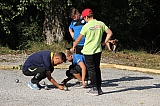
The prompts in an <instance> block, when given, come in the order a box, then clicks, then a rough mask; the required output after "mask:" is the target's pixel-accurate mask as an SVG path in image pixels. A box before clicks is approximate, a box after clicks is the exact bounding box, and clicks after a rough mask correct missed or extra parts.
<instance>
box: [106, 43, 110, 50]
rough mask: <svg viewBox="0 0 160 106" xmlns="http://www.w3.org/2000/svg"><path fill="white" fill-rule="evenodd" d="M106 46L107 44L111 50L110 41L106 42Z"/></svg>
mask: <svg viewBox="0 0 160 106" xmlns="http://www.w3.org/2000/svg"><path fill="white" fill-rule="evenodd" d="M106 46H107V48H108V50H111V47H110V43H109V42H107V43H106Z"/></svg>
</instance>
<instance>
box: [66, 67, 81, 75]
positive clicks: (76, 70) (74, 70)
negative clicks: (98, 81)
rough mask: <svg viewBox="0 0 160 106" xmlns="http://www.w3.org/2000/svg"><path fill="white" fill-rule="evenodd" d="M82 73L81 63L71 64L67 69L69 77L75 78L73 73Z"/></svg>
mask: <svg viewBox="0 0 160 106" xmlns="http://www.w3.org/2000/svg"><path fill="white" fill-rule="evenodd" d="M78 73H80V75H82V69H81V68H80V66H79V65H70V66H69V70H67V71H66V76H67V77H69V78H73V77H74V75H73V74H78Z"/></svg>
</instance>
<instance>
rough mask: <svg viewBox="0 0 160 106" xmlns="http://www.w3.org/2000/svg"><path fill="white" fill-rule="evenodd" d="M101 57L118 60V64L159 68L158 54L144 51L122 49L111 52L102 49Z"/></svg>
mask: <svg viewBox="0 0 160 106" xmlns="http://www.w3.org/2000/svg"><path fill="white" fill-rule="evenodd" d="M102 56H103V57H110V58H113V59H114V60H116V61H118V62H119V64H120V65H126V66H133V67H141V68H150V69H160V55H158V54H149V53H147V52H145V51H131V50H124V51H119V52H117V53H111V52H109V51H107V50H104V51H103V53H102Z"/></svg>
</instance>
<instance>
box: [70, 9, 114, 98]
mask: <svg viewBox="0 0 160 106" xmlns="http://www.w3.org/2000/svg"><path fill="white" fill-rule="evenodd" d="M82 18H83V19H84V20H85V21H86V22H87V24H85V25H84V26H83V28H82V30H81V32H80V35H79V37H78V38H77V39H76V41H75V43H74V45H73V47H72V48H71V51H74V49H75V47H76V45H77V44H78V42H80V41H81V39H82V38H83V36H85V37H86V39H85V43H84V47H83V49H82V53H83V54H84V56H85V59H86V67H87V71H88V75H89V77H90V80H91V84H92V88H91V90H90V91H88V92H87V94H92V95H101V94H102V93H103V92H102V89H101V70H100V59H101V53H102V47H101V41H102V35H103V32H106V33H107V37H106V39H105V43H106V42H108V40H109V39H110V37H111V36H112V31H111V30H110V29H109V28H108V27H107V26H106V25H105V24H104V23H103V22H101V21H97V20H96V19H94V18H93V12H92V10H91V9H85V10H83V12H82Z"/></svg>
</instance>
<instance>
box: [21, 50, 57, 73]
mask: <svg viewBox="0 0 160 106" xmlns="http://www.w3.org/2000/svg"><path fill="white" fill-rule="evenodd" d="M31 66H37V67H43V68H45V70H50V71H51V72H53V69H54V68H53V66H52V63H51V52H50V51H47V50H44V51H39V52H36V53H33V54H31V55H30V56H29V57H28V58H27V60H26V61H25V63H24V64H23V67H22V70H23V71H25V70H27V69H28V68H30V67H31Z"/></svg>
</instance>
